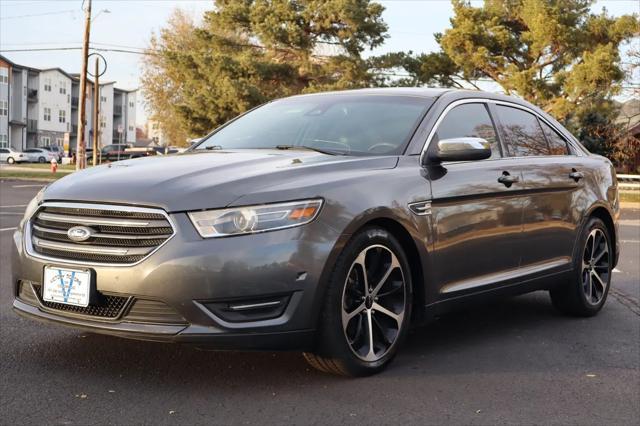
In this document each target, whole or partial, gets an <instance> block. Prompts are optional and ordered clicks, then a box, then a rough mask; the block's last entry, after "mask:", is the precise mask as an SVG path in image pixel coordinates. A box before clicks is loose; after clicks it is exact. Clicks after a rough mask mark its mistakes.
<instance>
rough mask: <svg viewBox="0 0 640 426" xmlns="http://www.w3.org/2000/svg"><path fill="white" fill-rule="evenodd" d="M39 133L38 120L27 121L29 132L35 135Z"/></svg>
mask: <svg viewBox="0 0 640 426" xmlns="http://www.w3.org/2000/svg"><path fill="white" fill-rule="evenodd" d="M37 131H38V120H27V132H30V133H35V132H37Z"/></svg>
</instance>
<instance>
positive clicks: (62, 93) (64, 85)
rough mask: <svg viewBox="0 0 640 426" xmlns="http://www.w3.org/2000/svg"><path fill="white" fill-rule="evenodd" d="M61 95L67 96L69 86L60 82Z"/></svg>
mask: <svg viewBox="0 0 640 426" xmlns="http://www.w3.org/2000/svg"><path fill="white" fill-rule="evenodd" d="M60 94H61V95H66V94H67V85H66V84H65V83H64V82H63V81H61V82H60Z"/></svg>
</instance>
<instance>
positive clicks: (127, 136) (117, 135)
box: [112, 87, 137, 143]
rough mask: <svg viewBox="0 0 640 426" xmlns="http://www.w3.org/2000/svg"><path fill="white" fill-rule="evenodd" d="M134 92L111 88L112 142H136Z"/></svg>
mask: <svg viewBox="0 0 640 426" xmlns="http://www.w3.org/2000/svg"><path fill="white" fill-rule="evenodd" d="M136 92H137V91H136V90H122V89H118V88H117V87H114V88H113V133H112V134H113V143H135V142H136Z"/></svg>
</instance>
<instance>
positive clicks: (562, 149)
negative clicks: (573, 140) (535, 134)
mask: <svg viewBox="0 0 640 426" xmlns="http://www.w3.org/2000/svg"><path fill="white" fill-rule="evenodd" d="M540 124H541V125H542V130H544V135H545V136H546V137H547V142H549V154H550V155H569V149H568V147H567V142H566V141H565V140H564V138H563V137H562V136H560V135H559V134H558V133H557V132H556V131H555V130H553V129H552V128H551V127H550V126H549V125H548V124H547V123H545V122H544V121H540Z"/></svg>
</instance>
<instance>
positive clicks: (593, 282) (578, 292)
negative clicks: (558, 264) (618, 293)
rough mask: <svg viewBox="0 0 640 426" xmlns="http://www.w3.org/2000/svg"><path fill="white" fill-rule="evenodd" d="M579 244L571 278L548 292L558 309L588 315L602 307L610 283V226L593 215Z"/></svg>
mask: <svg viewBox="0 0 640 426" xmlns="http://www.w3.org/2000/svg"><path fill="white" fill-rule="evenodd" d="M578 244H579V245H578V249H577V250H576V256H575V259H574V265H573V269H574V270H573V273H572V276H571V279H570V281H569V282H568V283H567V284H566V285H564V286H561V287H557V288H554V289H551V290H550V291H549V294H550V296H551V302H552V303H553V306H554V307H555V308H556V309H557V310H559V311H560V312H562V313H564V314H567V315H573V316H580V317H591V316H594V315H596V314H597V313H598V312H600V310H601V309H602V307H603V306H604V304H605V302H606V301H607V295H608V294H609V288H610V286H611V271H612V269H613V259H614V256H613V249H612V246H611V235H610V232H609V229H608V228H607V227H606V225H605V224H604V222H603V221H602V220H601V219H599V218H597V217H592V218H590V219H589V220H588V222H587V224H586V226H585V227H584V229H583V230H582V234H581V235H580V239H579V242H578ZM594 248H595V249H594ZM594 252H595V253H594Z"/></svg>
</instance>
